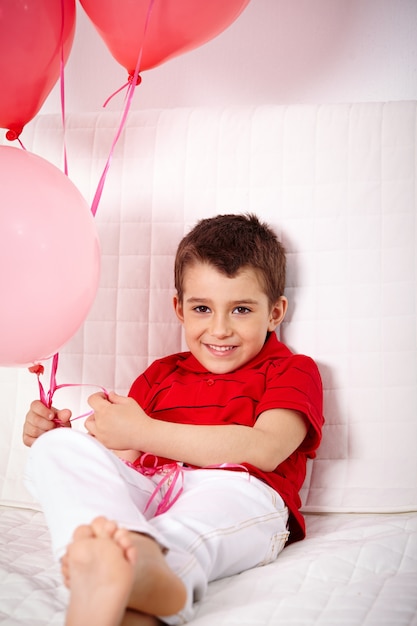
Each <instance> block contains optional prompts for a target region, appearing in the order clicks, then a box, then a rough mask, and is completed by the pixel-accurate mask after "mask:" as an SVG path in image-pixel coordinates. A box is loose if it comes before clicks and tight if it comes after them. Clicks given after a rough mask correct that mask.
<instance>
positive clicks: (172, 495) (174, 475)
mask: <svg viewBox="0 0 417 626" xmlns="http://www.w3.org/2000/svg"><path fill="white" fill-rule="evenodd" d="M147 459H153V462H152V464H151V465H149V464H147V463H146V461H147ZM120 460H121V461H123V463H125V465H128V466H129V467H131V468H132V469H134V470H136V471H137V472H139V473H140V474H142V475H143V476H155V475H156V474H160V475H161V480H160V481H159V482H158V484H157V485H156V487H155V489H154V491H153V492H152V494H151V497H150V498H149V500H148V502H147V504H146V507H145V513H146V511H147V510H148V509H149V507H150V505H151V504H152V502H153V501H154V500H155V498H156V496H157V495H158V493H159V492H160V491H161V490H162V489H163V487H164V485H166V486H167V487H168V489H167V491H166V492H165V494H164V495H163V497H162V499H161V502H160V503H159V504H158V506H157V508H156V511H155V517H156V516H157V515H161V514H162V513H166V512H167V511H168V510H169V509H170V508H171V507H172V506H173V505H174V504H175V502H176V501H177V500H178V498H179V497H180V495H181V494H182V492H183V490H184V472H190V471H195V470H197V469H230V470H240V471H244V472H247V474H248V476H249V478H250V473H249V470H248V468H247V467H246V466H245V465H240V464H239V463H220V464H219V465H206V466H205V467H201V468H198V467H190V466H189V465H183V464H182V463H176V462H175V461H173V462H172V463H163V464H159V459H158V457H157V456H155V455H154V454H149V453H148V452H145V453H144V454H142V455H141V456H140V457H139V459H137V460H136V461H135V462H134V463H131V462H130V461H126V460H125V459H122V458H121V459H120ZM178 481H180V484H179V485H178Z"/></svg>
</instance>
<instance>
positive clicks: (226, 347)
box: [210, 346, 232, 352]
mask: <svg viewBox="0 0 417 626" xmlns="http://www.w3.org/2000/svg"><path fill="white" fill-rule="evenodd" d="M210 348H212V350H218V351H219V352H227V351H228V350H232V346H210Z"/></svg>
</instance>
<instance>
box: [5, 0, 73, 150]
mask: <svg viewBox="0 0 417 626" xmlns="http://www.w3.org/2000/svg"><path fill="white" fill-rule="evenodd" d="M74 31H75V0H24V1H23V0H6V2H1V6H0V85H1V96H0V126H1V127H2V128H8V129H9V132H8V134H7V137H8V138H9V139H15V138H16V137H18V136H19V135H20V133H21V131H22V128H23V127H24V126H25V124H27V122H29V121H30V120H31V119H32V118H33V117H34V116H35V115H36V113H37V112H38V111H39V109H40V108H41V106H42V104H43V103H44V101H45V99H46V97H47V96H48V95H49V93H50V91H51V89H52V87H53V86H54V85H55V83H56V82H57V80H58V77H59V75H60V65H61V44H62V45H63V52H64V60H65V61H66V60H67V58H68V56H69V53H70V51H71V47H72V42H73V39H74Z"/></svg>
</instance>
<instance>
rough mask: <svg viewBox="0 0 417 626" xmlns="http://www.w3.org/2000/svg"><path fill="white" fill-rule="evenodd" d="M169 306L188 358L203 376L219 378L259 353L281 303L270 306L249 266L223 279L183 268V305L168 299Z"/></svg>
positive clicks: (206, 267) (213, 272)
mask: <svg viewBox="0 0 417 626" xmlns="http://www.w3.org/2000/svg"><path fill="white" fill-rule="evenodd" d="M174 307H175V312H176V314H177V317H178V319H179V320H180V322H181V323H182V324H183V326H184V331H185V339H186V342H187V345H188V348H189V350H190V351H191V353H192V354H193V355H194V356H195V358H196V359H197V360H198V361H199V362H200V363H201V364H202V365H203V366H204V367H205V368H206V369H207V370H208V371H209V372H213V373H214V374H225V373H227V372H231V371H233V370H236V369H238V368H239V367H242V366H243V365H245V363H247V362H248V361H250V360H251V359H252V358H253V357H255V356H256V355H257V354H258V353H259V352H260V350H261V349H262V346H263V345H264V343H265V339H266V335H267V332H268V331H273V330H275V329H276V327H277V326H278V325H279V324H280V322H281V321H282V320H283V318H284V315H285V312H286V309H287V300H286V298H284V297H281V298H280V299H279V300H278V302H276V303H275V304H274V306H272V307H271V306H270V304H269V301H268V297H267V295H266V294H265V292H264V291H263V288H262V284H261V282H260V280H259V278H258V275H257V273H256V271H255V270H254V269H252V268H250V267H247V268H244V269H242V270H241V271H240V272H239V274H237V275H236V276H235V277H234V278H229V277H228V276H226V275H224V274H222V273H220V272H219V271H218V270H217V269H215V268H214V267H213V266H212V265H210V264H208V263H196V264H194V265H191V266H189V267H187V268H186V270H185V275H184V297H183V302H182V303H180V302H179V301H178V298H177V297H174Z"/></svg>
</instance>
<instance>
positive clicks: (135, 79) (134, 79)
mask: <svg viewBox="0 0 417 626" xmlns="http://www.w3.org/2000/svg"><path fill="white" fill-rule="evenodd" d="M154 2H155V0H149V5H148V10H147V13H146V20H145V26H144V29H143V37H142V45H141V47H140V50H139V55H138V60H137V62H136V67H135V71H134V73H133V76H130V77H129V81H128V83H127V85H128V88H127V95H126V104H125V107H124V110H123V114H122V118H121V121H120V125H119V128H118V129H117V131H116V136H115V138H114V139H113V143H112V145H111V148H110V153H109V156H108V158H107V162H106V165H105V166H104V170H103V173H102V175H101V177H100V180H99V183H98V186H97V190H96V193H95V195H94V198H93V202H92V205H91V212H92V214H93V215H94V216H95V215H96V213H97V209H98V205H99V203H100V199H101V195H102V193H103V188H104V183H105V181H106V178H107V173H108V171H109V167H110V163H111V161H112V158H113V154H114V150H115V148H116V144H117V142H118V141H119V137H120V135H121V134H122V131H123V128H124V126H125V123H126V119H127V116H128V113H129V109H130V105H131V104H132V100H133V95H134V92H135V89H136V86H137V85H138V84H139V83H140V79H139V71H140V65H141V62H142V54H143V45H144V40H145V35H146V32H147V30H148V26H149V20H150V17H151V13H152V9H153V5H154ZM125 86H126V85H125ZM125 86H124V87H125ZM124 87H123V88H124ZM119 91H120V90H119Z"/></svg>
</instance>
